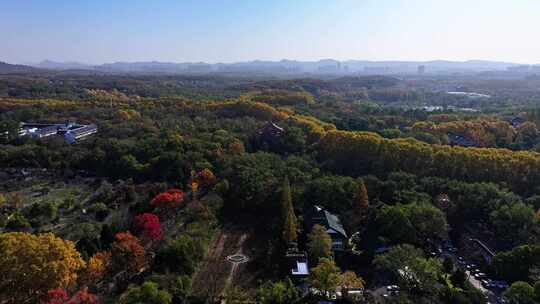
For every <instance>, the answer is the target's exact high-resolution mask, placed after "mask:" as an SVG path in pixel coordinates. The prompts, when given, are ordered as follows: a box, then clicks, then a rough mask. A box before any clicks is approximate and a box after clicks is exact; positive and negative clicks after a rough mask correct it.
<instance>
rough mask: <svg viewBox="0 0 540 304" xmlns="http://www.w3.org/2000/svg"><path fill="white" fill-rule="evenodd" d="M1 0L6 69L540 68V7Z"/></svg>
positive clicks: (369, 1) (530, 0)
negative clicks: (369, 64) (339, 64)
mask: <svg viewBox="0 0 540 304" xmlns="http://www.w3.org/2000/svg"><path fill="white" fill-rule="evenodd" d="M380 2H381V1H375V0H361V1H354V0H343V1H334V2H332V3H330V4H329V3H328V2H326V1H322V0H313V1H308V0H300V1H294V2H292V3H291V1H286V0H277V1H272V2H271V3H262V2H255V1H234V2H233V3H232V2H230V1H195V0H186V1H172V0H164V1H153V2H148V1H143V0H137V1H129V2H128V1H115V2H114V3H109V1H104V0H98V1H92V2H91V3H89V2H88V3H81V2H75V1H65V0H64V1H62V0H52V1H44V0H35V1H18V2H11V1H9V2H8V1H5V0H0V3H1V4H2V10H1V11H0V26H1V27H2V29H3V30H2V31H0V41H2V46H1V47H0V61H6V62H10V63H21V64H27V63H37V62H40V61H42V60H53V61H58V62H71V61H74V62H82V63H87V64H101V63H107V62H117V61H124V62H135V61H161V62H208V63H218V62H224V63H231V62H242V61H252V60H271V61H279V60H281V59H290V60H300V61H317V60H320V59H326V58H332V59H336V60H373V61H378V60H403V61H429V60H454V61H466V60H494V61H505V62H514V63H524V64H535V63H540V41H539V40H538V39H534V37H535V36H536V33H535V31H536V29H537V28H538V27H539V26H540V21H538V20H537V19H536V17H537V16H536V15H537V12H538V11H540V2H539V1H534V0H520V1H515V2H512V3H509V2H507V1H502V0H495V1H488V0H477V1H474V2H473V3H471V2H470V1H465V0H456V1H452V2H451V3H449V2H447V1H427V0H411V1H404V0H390V1H385V3H380Z"/></svg>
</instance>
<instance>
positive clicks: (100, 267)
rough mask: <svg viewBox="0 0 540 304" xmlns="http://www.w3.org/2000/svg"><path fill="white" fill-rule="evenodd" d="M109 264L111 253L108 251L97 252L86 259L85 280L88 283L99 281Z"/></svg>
mask: <svg viewBox="0 0 540 304" xmlns="http://www.w3.org/2000/svg"><path fill="white" fill-rule="evenodd" d="M110 265H111V253H110V252H109V251H100V252H97V253H96V254H94V255H93V256H92V257H91V258H90V260H88V265H87V267H86V276H85V280H86V281H87V282H89V283H95V282H99V281H100V280H101V279H102V278H103V277H104V276H105V274H106V273H107V270H108V268H109V267H110Z"/></svg>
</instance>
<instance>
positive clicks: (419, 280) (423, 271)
mask: <svg viewBox="0 0 540 304" xmlns="http://www.w3.org/2000/svg"><path fill="white" fill-rule="evenodd" d="M374 263H375V265H376V266H377V268H379V269H381V270H386V271H389V272H390V273H392V274H393V275H394V277H395V278H397V279H398V281H399V284H400V286H401V287H402V288H403V289H407V290H409V292H412V293H433V292H435V291H436V290H437V284H438V283H437V279H438V278H439V275H440V273H441V271H442V265H441V263H440V262H439V261H438V260H436V259H426V258H424V253H423V251H422V250H421V249H418V248H416V247H414V246H412V245H408V244H404V245H397V246H394V247H392V248H391V249H390V250H389V251H388V252H387V253H384V254H381V255H378V256H377V257H376V258H375V260H374Z"/></svg>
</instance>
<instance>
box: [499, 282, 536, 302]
mask: <svg viewBox="0 0 540 304" xmlns="http://www.w3.org/2000/svg"><path fill="white" fill-rule="evenodd" d="M504 297H505V298H506V299H508V303H509V304H535V303H536V301H535V293H534V288H533V287H532V286H531V285H529V283H527V282H522V281H518V282H514V284H512V286H510V287H509V288H508V289H507V290H506V291H505V292H504Z"/></svg>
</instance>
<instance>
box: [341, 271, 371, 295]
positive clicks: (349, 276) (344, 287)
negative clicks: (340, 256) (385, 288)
mask: <svg viewBox="0 0 540 304" xmlns="http://www.w3.org/2000/svg"><path fill="white" fill-rule="evenodd" d="M364 284H365V282H364V280H363V279H362V278H359V277H358V276H356V273H354V272H353V271H345V272H344V273H342V274H341V276H340V277H339V286H340V287H341V293H342V294H343V295H344V297H349V290H351V289H364Z"/></svg>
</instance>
